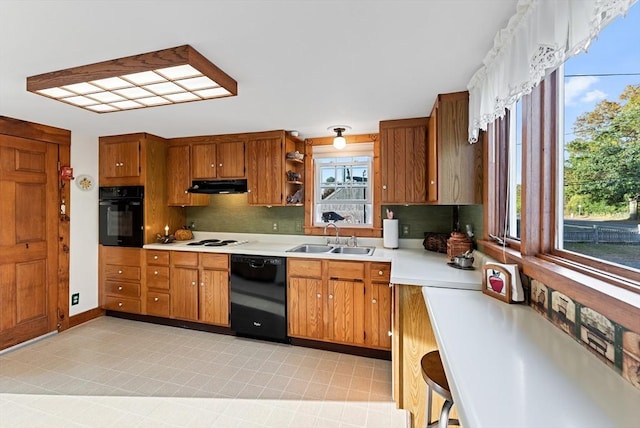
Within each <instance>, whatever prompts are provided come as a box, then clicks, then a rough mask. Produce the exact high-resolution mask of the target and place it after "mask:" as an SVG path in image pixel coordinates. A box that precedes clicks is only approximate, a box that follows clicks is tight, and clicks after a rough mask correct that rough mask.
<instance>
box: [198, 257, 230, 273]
mask: <svg viewBox="0 0 640 428" xmlns="http://www.w3.org/2000/svg"><path fill="white" fill-rule="evenodd" d="M200 261H201V262H202V267H203V268H205V269H221V270H229V255H228V254H203V253H200Z"/></svg>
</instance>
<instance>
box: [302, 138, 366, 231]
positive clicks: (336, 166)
mask: <svg viewBox="0 0 640 428" xmlns="http://www.w3.org/2000/svg"><path fill="white" fill-rule="evenodd" d="M313 169H314V176H315V180H314V182H315V187H314V200H313V208H314V209H313V225H314V226H325V225H326V224H327V223H328V222H336V223H337V224H339V225H348V226H349V227H371V226H372V224H373V192H372V189H373V182H372V177H373V174H372V171H373V144H372V143H360V144H352V145H349V146H348V147H347V149H344V150H337V149H334V148H333V147H332V146H317V147H314V148H313Z"/></svg>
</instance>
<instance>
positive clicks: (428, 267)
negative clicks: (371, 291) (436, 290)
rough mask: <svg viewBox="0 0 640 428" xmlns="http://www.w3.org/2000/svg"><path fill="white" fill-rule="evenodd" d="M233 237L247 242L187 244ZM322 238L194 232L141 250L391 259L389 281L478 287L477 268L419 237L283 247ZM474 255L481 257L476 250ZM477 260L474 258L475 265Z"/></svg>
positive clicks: (424, 284)
mask: <svg viewBox="0 0 640 428" xmlns="http://www.w3.org/2000/svg"><path fill="white" fill-rule="evenodd" d="M212 238H216V239H235V240H238V241H247V242H245V243H242V244H240V245H231V246H224V247H204V246H193V245H187V244H188V243H190V242H194V241H200V240H203V239H212ZM325 242H326V237H323V236H304V235H269V234H251V233H213V232H195V233H194V239H193V240H191V241H179V242H174V243H171V244H148V245H145V246H144V248H145V249H155V250H171V251H201V252H210V253H227V254H248V255H261V256H274V257H304V258H324V259H335V260H352V261H353V260H358V261H370V262H391V282H392V283H394V284H406V285H417V286H430V287H447V288H463V289H476V290H479V289H480V286H481V285H480V283H481V277H480V273H479V270H477V269H476V270H461V269H455V268H452V267H450V266H447V263H446V262H447V259H446V255H444V254H440V253H434V252H430V251H426V250H425V249H424V248H423V247H422V240H420V239H401V240H400V246H401V248H399V249H388V248H384V247H383V246H382V239H376V238H358V245H359V246H374V247H376V249H375V251H374V253H373V255H371V256H361V255H344V254H327V253H320V254H318V253H315V254H314V253H289V252H287V250H289V249H290V248H293V247H295V246H296V245H299V244H324V243H325ZM477 254H478V256H477V258H478V259H480V258H481V257H482V256H481V255H480V254H479V253H477ZM478 263H480V260H476V263H475V264H476V265H479V264H478Z"/></svg>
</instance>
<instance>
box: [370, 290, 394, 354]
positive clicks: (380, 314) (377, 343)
mask: <svg viewBox="0 0 640 428" xmlns="http://www.w3.org/2000/svg"><path fill="white" fill-rule="evenodd" d="M364 328H365V338H364V339H365V340H364V342H365V345H367V346H370V347H372V348H382V349H391V337H390V336H389V332H390V331H391V288H390V287H389V284H387V283H371V284H368V285H367V286H366V287H365V293H364Z"/></svg>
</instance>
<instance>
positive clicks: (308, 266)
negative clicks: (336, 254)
mask: <svg viewBox="0 0 640 428" xmlns="http://www.w3.org/2000/svg"><path fill="white" fill-rule="evenodd" d="M287 274H288V275H289V276H298V277H303V278H322V261H321V260H307V259H289V260H288V264H287Z"/></svg>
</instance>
